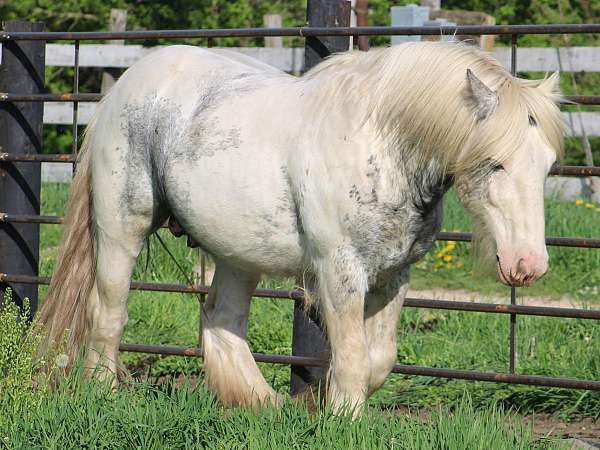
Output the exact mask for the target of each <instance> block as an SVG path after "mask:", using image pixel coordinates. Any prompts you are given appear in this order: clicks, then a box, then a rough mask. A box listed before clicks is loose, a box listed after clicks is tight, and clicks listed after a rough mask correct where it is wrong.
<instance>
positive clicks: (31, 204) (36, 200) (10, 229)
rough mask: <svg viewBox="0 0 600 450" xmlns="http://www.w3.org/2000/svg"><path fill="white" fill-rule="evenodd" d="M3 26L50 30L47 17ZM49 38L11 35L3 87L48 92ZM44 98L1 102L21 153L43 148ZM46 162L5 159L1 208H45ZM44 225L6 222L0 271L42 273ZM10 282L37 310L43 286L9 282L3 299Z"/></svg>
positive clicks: (0, 166) (8, 136) (5, 134)
mask: <svg viewBox="0 0 600 450" xmlns="http://www.w3.org/2000/svg"><path fill="white" fill-rule="evenodd" d="M2 27H3V31H4V32H5V33H8V34H10V32H13V31H16V32H19V31H45V27H44V24H43V23H39V22H38V23H29V22H4V23H3V24H2ZM44 70H45V41H40V40H37V41H27V40H19V41H5V42H3V44H2V61H1V64H0V92H9V93H19V94H40V93H42V92H44ZM43 112H44V104H43V103H33V102H1V103H0V147H1V148H2V151H3V152H7V153H10V154H16V155H23V154H25V155H31V154H33V155H36V154H39V153H41V152H42V124H43ZM40 184H41V179H40V164H31V163H27V162H8V161H6V162H2V163H0V212H8V213H12V214H39V213H40ZM39 247H40V225H39V224H36V223H27V224H25V223H21V224H13V223H5V222H2V223H0V272H17V273H20V274H26V275H34V276H35V275H37V274H38V262H39ZM7 287H10V288H12V290H13V295H14V297H13V298H14V299H15V301H16V302H17V303H19V304H21V303H22V301H23V299H24V298H26V297H27V298H29V300H30V302H31V308H32V311H35V308H36V306H37V300H38V288H37V286H35V285H31V284H18V283H6V284H4V283H3V284H2V285H1V286H0V288H1V289H0V303H1V301H2V299H3V297H4V292H5V290H6V288H7Z"/></svg>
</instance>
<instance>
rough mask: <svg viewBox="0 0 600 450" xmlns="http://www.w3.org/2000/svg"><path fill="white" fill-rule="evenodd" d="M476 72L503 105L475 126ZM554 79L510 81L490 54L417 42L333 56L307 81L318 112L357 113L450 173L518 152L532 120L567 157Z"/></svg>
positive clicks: (504, 159) (362, 121) (439, 43)
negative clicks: (472, 93) (472, 85)
mask: <svg viewBox="0 0 600 450" xmlns="http://www.w3.org/2000/svg"><path fill="white" fill-rule="evenodd" d="M467 69H471V70H472V71H473V72H474V73H475V75H476V76H477V77H478V78H479V79H480V80H482V81H483V82H484V83H485V84H486V85H487V86H488V87H489V88H491V89H492V90H494V91H496V92H497V94H498V98H499V102H498V107H497V109H496V111H495V112H494V114H493V117H491V118H490V120H483V121H478V120H477V119H476V115H475V114H474V113H473V110H472V107H471V105H470V103H469V99H468V88H467V77H466V70H467ZM555 81H556V80H555V76H553V77H550V78H547V79H545V80H536V81H531V80H524V79H519V78H516V77H513V76H512V75H511V74H510V73H508V72H507V71H506V70H505V69H504V68H503V67H502V66H501V65H500V63H499V62H498V61H496V60H495V59H494V58H493V57H491V56H490V55H489V54H487V53H485V52H483V51H481V50H479V49H477V48H475V47H472V46H468V45H464V44H459V43H442V42H414V43H407V44H403V45H397V46H394V47H390V48H386V49H379V50H372V51H369V52H351V53H344V54H339V55H335V56H332V57H331V58H329V59H327V60H326V61H324V62H323V63H321V64H319V65H318V66H317V67H315V68H314V69H313V70H312V71H310V72H309V73H308V74H307V75H306V76H305V77H304V80H303V82H305V83H309V84H312V83H314V84H313V85H314V86H315V89H314V91H313V92H314V95H315V97H314V99H315V108H316V109H317V110H318V109H319V108H322V109H324V110H331V107H332V102H335V103H337V104H338V105H339V106H340V107H341V108H343V110H346V111H347V110H351V111H360V112H359V114H361V115H362V117H360V120H359V122H361V123H366V122H372V123H373V124H375V126H376V128H377V129H378V131H379V132H380V133H381V134H382V135H383V136H384V137H386V138H387V139H388V140H391V142H392V143H397V144H400V145H402V144H403V145H404V146H409V147H410V148H415V149H416V150H417V151H418V152H419V156H420V157H422V158H423V159H424V160H429V159H431V158H432V157H436V158H437V159H438V160H439V162H440V163H441V164H442V166H443V168H444V169H445V170H446V171H449V172H450V173H457V172H462V171H468V170H471V169H472V168H473V167H475V166H477V165H479V164H481V163H482V162H483V161H484V160H488V159H492V160H494V161H498V162H499V163H502V162H503V161H506V159H507V158H508V157H510V155H511V154H512V153H513V152H514V151H515V150H516V149H518V148H519V147H520V145H521V144H522V142H523V140H524V138H525V134H526V132H527V130H528V127H529V122H528V115H531V116H533V117H534V118H535V120H536V122H537V123H538V125H539V126H540V127H541V129H542V134H543V135H544V136H545V139H546V140H547V142H548V144H549V145H550V147H551V148H553V149H554V150H555V151H556V153H557V156H558V157H560V156H562V151H563V150H562V135H563V122H562V119H561V115H560V111H559V109H558V107H557V106H556V101H557V100H558V99H559V95H560V94H559V93H558V92H554V89H555V84H556V83H555Z"/></svg>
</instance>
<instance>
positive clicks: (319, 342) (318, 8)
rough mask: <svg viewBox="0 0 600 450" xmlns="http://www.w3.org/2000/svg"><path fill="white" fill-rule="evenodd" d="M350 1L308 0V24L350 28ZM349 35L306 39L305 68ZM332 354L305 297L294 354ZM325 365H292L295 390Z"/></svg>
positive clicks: (344, 44)
mask: <svg viewBox="0 0 600 450" xmlns="http://www.w3.org/2000/svg"><path fill="white" fill-rule="evenodd" d="M350 12H351V8H350V2H349V1H346V0H308V4H307V8H306V18H307V21H308V26H316V27H347V26H349V25H350ZM349 45H350V38H349V37H348V36H331V37H317V36H310V37H307V38H306V47H305V68H306V70H309V69H310V68H311V67H314V66H316V65H317V64H318V63H319V62H320V61H322V60H323V58H325V57H327V56H329V55H330V54H331V53H335V52H343V51H346V50H348V46H349ZM328 354H329V345H328V343H327V340H326V338H325V335H324V333H323V330H322V329H321V327H320V325H319V319H318V317H317V313H316V311H314V310H311V311H309V312H308V314H307V313H306V312H305V308H304V306H303V304H302V301H301V300H296V301H295V302H294V330H293V336H292V355H294V356H303V357H318V358H323V357H324V356H326V355H328ZM325 373H326V368H325V367H305V366H292V368H291V392H292V395H297V394H299V393H301V392H304V391H306V390H307V389H309V388H310V387H311V385H315V384H316V383H318V382H319V381H320V380H323V379H324V377H325Z"/></svg>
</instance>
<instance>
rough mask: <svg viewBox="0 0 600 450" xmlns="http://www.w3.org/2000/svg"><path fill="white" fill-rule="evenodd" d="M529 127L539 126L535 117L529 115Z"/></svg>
mask: <svg viewBox="0 0 600 450" xmlns="http://www.w3.org/2000/svg"><path fill="white" fill-rule="evenodd" d="M529 125H531V126H532V127H535V126H537V121H536V120H535V117H533V116H532V115H531V114H529Z"/></svg>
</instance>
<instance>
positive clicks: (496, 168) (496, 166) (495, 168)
mask: <svg viewBox="0 0 600 450" xmlns="http://www.w3.org/2000/svg"><path fill="white" fill-rule="evenodd" d="M500 170H504V171H506V169H505V168H504V166H503V165H502V164H496V165H495V166H492V172H498V171H500Z"/></svg>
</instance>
